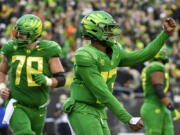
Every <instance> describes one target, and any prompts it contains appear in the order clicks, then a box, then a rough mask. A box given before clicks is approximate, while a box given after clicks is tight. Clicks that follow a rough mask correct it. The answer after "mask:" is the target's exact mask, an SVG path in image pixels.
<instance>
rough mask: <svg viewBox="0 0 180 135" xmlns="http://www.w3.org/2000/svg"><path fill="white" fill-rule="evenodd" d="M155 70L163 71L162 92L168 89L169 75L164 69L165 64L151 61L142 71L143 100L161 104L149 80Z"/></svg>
mask: <svg viewBox="0 0 180 135" xmlns="http://www.w3.org/2000/svg"><path fill="white" fill-rule="evenodd" d="M156 71H161V72H163V73H164V80H163V87H164V93H166V92H167V91H168V88H169V75H168V72H167V71H166V69H165V66H164V65H163V64H162V63H160V62H157V61H156V62H151V63H150V64H149V65H148V66H147V67H145V68H144V69H143V71H142V74H141V76H142V86H143V90H144V97H145V102H151V103H156V104H159V105H161V104H162V103H161V102H160V100H159V98H158V96H157V94H156V92H155V90H154V87H153V84H152V82H151V74H152V73H153V72H156Z"/></svg>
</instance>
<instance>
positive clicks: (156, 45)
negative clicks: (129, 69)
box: [119, 18, 176, 66]
mask: <svg viewBox="0 0 180 135" xmlns="http://www.w3.org/2000/svg"><path fill="white" fill-rule="evenodd" d="M175 26H176V23H175V21H174V20H173V19H172V18H167V19H166V20H165V22H164V24H163V27H164V31H163V32H161V33H160V34H159V35H158V36H157V37H156V38H155V39H154V40H153V41H152V42H151V43H149V44H148V45H147V47H145V48H144V49H142V50H138V51H134V52H126V51H124V50H121V61H120V63H119V66H134V65H136V64H140V63H143V62H145V61H147V60H150V59H151V58H153V57H154V56H155V55H156V54H157V53H158V51H159V50H160V49H161V47H162V46H163V45H164V43H165V42H166V40H167V39H168V37H169V35H171V34H172V32H173V31H174V29H175Z"/></svg>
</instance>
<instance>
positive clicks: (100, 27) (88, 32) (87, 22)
mask: <svg viewBox="0 0 180 135" xmlns="http://www.w3.org/2000/svg"><path fill="white" fill-rule="evenodd" d="M81 25H82V35H83V36H84V38H86V39H91V40H92V39H93V40H99V41H108V40H112V38H113V37H114V36H117V35H119V33H120V31H119V30H120V28H119V26H118V25H117V23H116V22H115V20H114V19H113V18H112V16H111V15H110V14H109V13H107V12H105V11H92V12H91V13H89V14H88V15H86V16H85V17H84V18H83V19H82V21H81Z"/></svg>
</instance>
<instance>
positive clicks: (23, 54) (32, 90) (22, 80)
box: [1, 40, 61, 106]
mask: <svg viewBox="0 0 180 135" xmlns="http://www.w3.org/2000/svg"><path fill="white" fill-rule="evenodd" d="M1 53H3V55H5V56H6V58H7V62H8V66H9V72H8V77H9V84H8V86H9V88H10V91H11V97H12V98H15V99H16V100H17V101H18V102H19V103H22V104H28V105H32V106H40V105H43V104H45V103H46V102H47V101H48V88H49V87H47V86H45V85H42V86H40V85H39V84H37V83H36V82H35V81H34V80H33V74H38V73H43V74H44V75H46V76H48V77H51V76H52V74H51V72H50V67H49V63H48V61H49V59H50V58H51V57H59V56H60V54H61V48H60V46H59V45H58V44H57V43H56V42H54V41H48V40H42V41H40V42H39V43H38V44H37V46H36V48H33V49H27V48H23V47H19V48H18V46H17V44H16V42H15V41H9V42H8V43H6V44H5V45H3V47H2V49H1Z"/></svg>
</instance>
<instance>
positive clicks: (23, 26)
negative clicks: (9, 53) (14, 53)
mask: <svg viewBox="0 0 180 135" xmlns="http://www.w3.org/2000/svg"><path fill="white" fill-rule="evenodd" d="M15 31H16V41H17V44H18V45H19V46H26V45H28V44H31V43H33V42H34V41H36V40H37V39H38V38H39V37H40V36H41V33H42V21H41V20H40V18H39V17H37V16H35V15H32V14H26V15H23V16H22V17H20V18H19V19H18V20H17V22H16V25H15ZM18 34H21V35H26V36H27V37H26V38H21V37H18Z"/></svg>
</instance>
